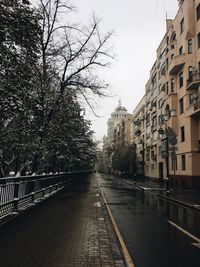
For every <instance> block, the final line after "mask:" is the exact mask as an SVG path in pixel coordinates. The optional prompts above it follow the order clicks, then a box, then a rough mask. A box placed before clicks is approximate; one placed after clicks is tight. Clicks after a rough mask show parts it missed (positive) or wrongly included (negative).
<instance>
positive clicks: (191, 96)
mask: <svg viewBox="0 0 200 267" xmlns="http://www.w3.org/2000/svg"><path fill="white" fill-rule="evenodd" d="M197 99H198V95H197V94H189V105H192V104H194V103H196V101H197Z"/></svg>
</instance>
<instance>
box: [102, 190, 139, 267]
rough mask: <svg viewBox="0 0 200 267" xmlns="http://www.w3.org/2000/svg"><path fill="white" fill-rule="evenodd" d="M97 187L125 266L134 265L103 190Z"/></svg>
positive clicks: (131, 266)
mask: <svg viewBox="0 0 200 267" xmlns="http://www.w3.org/2000/svg"><path fill="white" fill-rule="evenodd" d="M99 189H100V192H101V195H102V197H103V201H104V203H105V205H106V208H107V211H108V214H109V216H110V219H111V222H112V224H113V227H114V229H115V233H116V235H117V238H118V240H119V243H120V246H121V248H122V252H123V254H124V258H125V260H126V264H127V267H135V265H134V263H133V261H132V259H131V256H130V254H129V252H128V249H127V247H126V245H125V243H124V240H123V238H122V235H121V233H120V231H119V228H118V226H117V223H116V222H115V219H114V217H113V215H112V212H111V210H110V208H109V206H108V204H107V201H106V199H105V197H104V194H103V192H102V191H101V188H100V186H99Z"/></svg>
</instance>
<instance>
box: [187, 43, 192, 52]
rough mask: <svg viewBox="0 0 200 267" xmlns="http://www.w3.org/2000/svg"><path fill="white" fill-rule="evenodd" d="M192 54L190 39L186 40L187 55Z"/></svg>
mask: <svg viewBox="0 0 200 267" xmlns="http://www.w3.org/2000/svg"><path fill="white" fill-rule="evenodd" d="M191 53H192V39H189V40H188V54H191Z"/></svg>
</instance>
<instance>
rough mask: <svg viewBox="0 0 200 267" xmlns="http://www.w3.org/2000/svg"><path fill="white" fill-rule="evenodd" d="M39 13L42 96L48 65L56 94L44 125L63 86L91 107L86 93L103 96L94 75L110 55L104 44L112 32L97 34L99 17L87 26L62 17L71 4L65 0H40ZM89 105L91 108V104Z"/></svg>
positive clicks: (103, 91)
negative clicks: (56, 81) (55, 76)
mask: <svg viewBox="0 0 200 267" xmlns="http://www.w3.org/2000/svg"><path fill="white" fill-rule="evenodd" d="M40 10H41V14H42V21H41V27H42V32H43V34H42V40H41V48H42V88H43V89H42V98H45V92H46V91H48V90H49V79H50V80H51V77H49V76H48V74H47V72H48V69H49V67H51V68H52V69H53V70H54V71H53V73H54V74H55V73H56V75H57V79H58V85H57V92H56V94H57V96H56V98H55V101H54V103H53V104H52V107H51V109H50V110H49V112H48V116H47V118H46V121H45V126H48V124H49V122H50V121H51V119H52V116H53V115H54V113H55V111H56V107H57V106H58V105H59V101H60V99H61V97H62V95H63V93H64V92H65V90H67V89H73V90H75V91H76V94H81V95H82V96H83V98H84V99H85V101H86V102H87V104H88V105H89V106H90V107H91V105H90V102H89V100H88V98H87V92H90V93H91V92H92V93H93V94H94V95H98V96H104V95H105V89H106V88H107V85H106V83H105V82H104V81H102V80H101V79H99V78H98V76H97V70H98V69H100V68H104V67H107V66H108V65H109V61H110V60H111V59H112V58H113V56H112V55H111V50H110V47H109V46H108V43H109V39H110V37H111V35H112V32H108V33H106V34H101V32H100V30H99V24H100V20H98V19H97V18H96V17H95V16H93V17H92V20H91V22H90V25H89V26H82V25H77V24H71V23H68V22H67V21H66V17H67V16H68V15H69V13H70V12H73V7H72V6H71V5H70V2H69V1H66V0H56V1H55V0H54V1H52V0H40ZM91 108H92V107H91Z"/></svg>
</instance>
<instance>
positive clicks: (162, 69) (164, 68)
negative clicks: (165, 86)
mask: <svg viewBox="0 0 200 267" xmlns="http://www.w3.org/2000/svg"><path fill="white" fill-rule="evenodd" d="M165 73H166V62H164V63H163V64H162V65H161V68H160V74H161V75H163V76H165Z"/></svg>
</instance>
